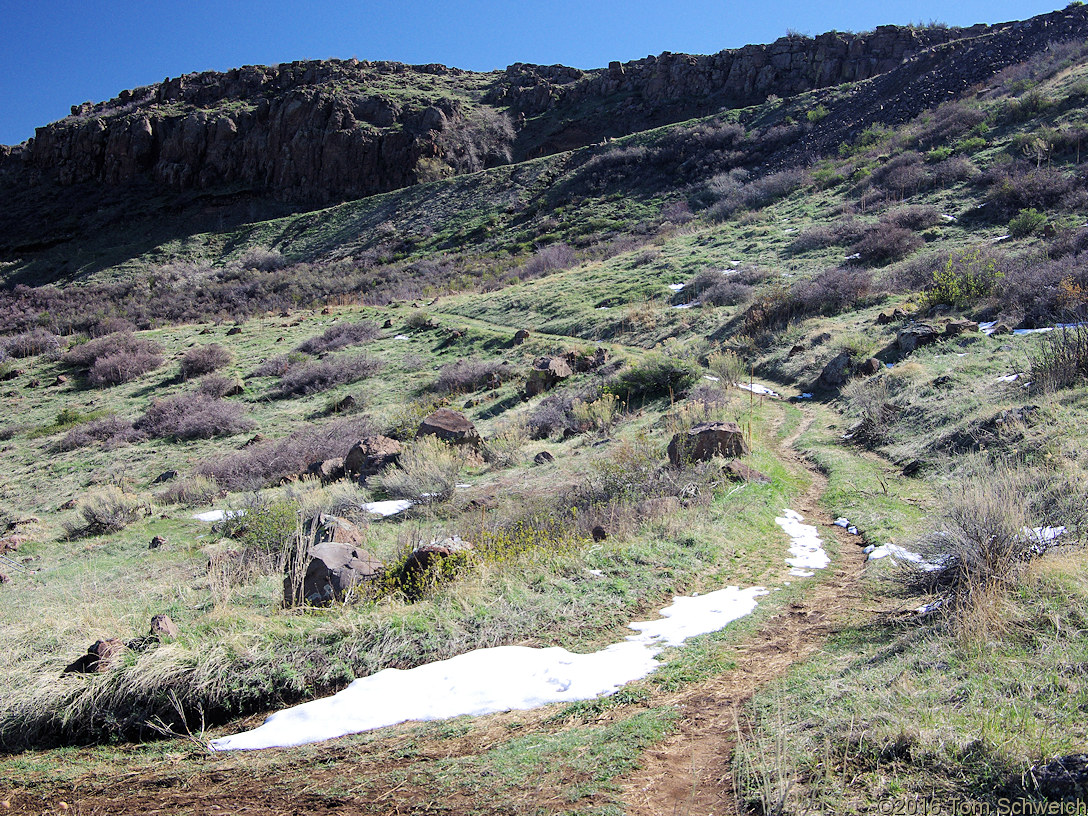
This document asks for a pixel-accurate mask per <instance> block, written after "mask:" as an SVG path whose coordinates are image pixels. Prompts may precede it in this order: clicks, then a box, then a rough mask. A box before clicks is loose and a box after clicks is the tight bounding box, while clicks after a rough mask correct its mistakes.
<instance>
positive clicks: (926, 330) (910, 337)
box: [895, 323, 940, 354]
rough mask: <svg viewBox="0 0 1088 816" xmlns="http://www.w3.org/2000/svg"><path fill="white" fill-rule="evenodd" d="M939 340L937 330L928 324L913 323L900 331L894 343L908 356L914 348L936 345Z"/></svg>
mask: <svg viewBox="0 0 1088 816" xmlns="http://www.w3.org/2000/svg"><path fill="white" fill-rule="evenodd" d="M939 338H940V335H939V334H938V333H937V330H936V329H935V328H933V327H932V326H930V325H929V324H928V323H914V324H912V325H910V326H908V327H907V328H905V329H903V330H901V331H900V332H899V334H898V336H897V337H896V340H895V342H896V345H898V346H899V350H900V351H901V352H903V353H904V354H910V352H912V351H914V350H915V349H916V348H921V347H922V346H928V345H930V344H931V343H936V342H937V340H938V339H939Z"/></svg>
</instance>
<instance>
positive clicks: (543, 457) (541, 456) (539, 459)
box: [533, 451, 555, 465]
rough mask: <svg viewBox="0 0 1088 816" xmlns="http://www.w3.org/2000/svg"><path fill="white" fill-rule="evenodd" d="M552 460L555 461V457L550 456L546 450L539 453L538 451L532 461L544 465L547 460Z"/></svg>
mask: <svg viewBox="0 0 1088 816" xmlns="http://www.w3.org/2000/svg"><path fill="white" fill-rule="evenodd" d="M554 461H555V457H554V456H552V455H551V454H550V453H548V451H541V452H540V453H538V454H537V455H536V456H534V457H533V463H534V464H537V465H546V464H548V463H549V462H554Z"/></svg>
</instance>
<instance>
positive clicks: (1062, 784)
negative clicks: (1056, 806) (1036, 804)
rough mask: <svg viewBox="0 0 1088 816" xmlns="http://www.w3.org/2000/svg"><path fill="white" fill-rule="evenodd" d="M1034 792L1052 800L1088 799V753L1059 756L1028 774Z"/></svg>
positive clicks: (1078, 800)
mask: <svg viewBox="0 0 1088 816" xmlns="http://www.w3.org/2000/svg"><path fill="white" fill-rule="evenodd" d="M1028 778H1029V779H1030V781H1031V783H1032V784H1031V785H1030V788H1031V789H1033V790H1032V792H1033V793H1038V794H1040V795H1041V796H1042V797H1043V798H1044V799H1047V800H1048V801H1050V802H1069V803H1073V802H1078V803H1083V802H1085V801H1088V754H1070V755H1068V756H1063V757H1058V758H1056V759H1053V760H1051V761H1050V762H1047V763H1046V764H1045V765H1036V766H1035V767H1034V768H1032V769H1031V772H1030V773H1029V774H1028Z"/></svg>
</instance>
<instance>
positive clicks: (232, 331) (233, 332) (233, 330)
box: [227, 326, 242, 337]
mask: <svg viewBox="0 0 1088 816" xmlns="http://www.w3.org/2000/svg"><path fill="white" fill-rule="evenodd" d="M241 333H242V327H241V326H231V327H230V329H229V330H228V331H227V337H233V336H234V335H236V334H241Z"/></svg>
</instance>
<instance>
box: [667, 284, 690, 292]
mask: <svg viewBox="0 0 1088 816" xmlns="http://www.w3.org/2000/svg"><path fill="white" fill-rule="evenodd" d="M685 286H687V284H686V283H670V284H669V288H670V289H672V290H673V291H674V292H679V291H680V290H681V289H683V288H684V287H685Z"/></svg>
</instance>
